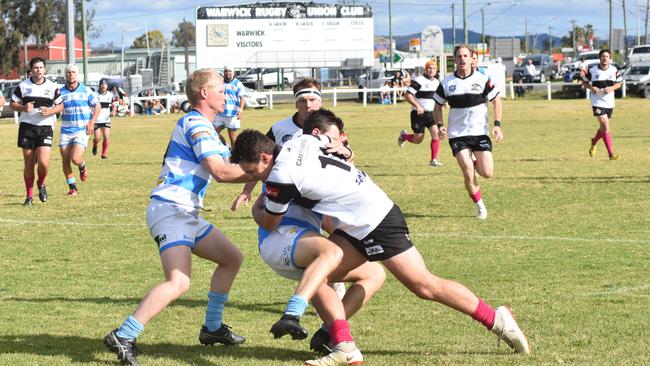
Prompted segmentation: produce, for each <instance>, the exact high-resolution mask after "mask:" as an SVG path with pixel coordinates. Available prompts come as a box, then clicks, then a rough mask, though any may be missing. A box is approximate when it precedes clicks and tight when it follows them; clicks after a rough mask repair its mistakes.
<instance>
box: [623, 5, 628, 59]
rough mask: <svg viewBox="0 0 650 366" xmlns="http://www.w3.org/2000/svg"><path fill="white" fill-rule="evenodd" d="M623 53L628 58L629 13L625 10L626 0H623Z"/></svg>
mask: <svg viewBox="0 0 650 366" xmlns="http://www.w3.org/2000/svg"><path fill="white" fill-rule="evenodd" d="M623 53H624V54H625V57H626V58H627V13H626V12H625V0H623Z"/></svg>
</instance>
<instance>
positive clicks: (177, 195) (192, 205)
mask: <svg viewBox="0 0 650 366" xmlns="http://www.w3.org/2000/svg"><path fill="white" fill-rule="evenodd" d="M212 155H220V156H221V157H222V158H224V159H225V158H227V157H230V150H228V147H227V146H225V145H224V144H223V143H222V142H221V141H220V140H219V137H218V136H217V132H216V131H215V130H214V127H212V123H210V121H208V120H207V119H206V118H205V117H203V115H201V113H199V112H198V111H195V110H192V111H190V112H189V113H187V114H186V115H184V116H183V117H181V119H179V120H178V123H176V126H175V127H174V131H173V132H172V136H171V138H170V141H169V145H168V146H167V152H165V158H164V161H163V167H162V171H161V172H160V176H159V178H160V179H161V180H162V182H161V183H160V185H159V186H157V187H156V188H154V189H153V190H152V191H151V195H150V197H151V198H155V199H157V200H160V201H164V202H171V203H174V204H176V205H180V206H182V207H183V208H185V209H186V210H187V211H197V210H198V209H200V208H202V207H203V197H204V196H205V192H206V190H207V189H208V184H209V183H210V180H211V179H212V176H211V175H210V172H208V170H207V169H205V168H204V167H203V166H202V165H201V161H203V159H205V158H207V157H208V156H212Z"/></svg>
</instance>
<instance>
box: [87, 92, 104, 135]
mask: <svg viewBox="0 0 650 366" xmlns="http://www.w3.org/2000/svg"><path fill="white" fill-rule="evenodd" d="M101 111H102V105H101V103H99V101H98V100H97V99H95V107H94V108H93V116H92V118H91V119H90V122H88V124H87V125H86V134H87V135H92V134H93V132H94V131H95V122H96V121H97V117H99V113H100V112H101Z"/></svg>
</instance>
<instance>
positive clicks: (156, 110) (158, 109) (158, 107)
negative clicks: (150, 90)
mask: <svg viewBox="0 0 650 366" xmlns="http://www.w3.org/2000/svg"><path fill="white" fill-rule="evenodd" d="M165 113H167V109H165V106H163V105H162V103H160V100H158V99H154V100H153V103H151V114H154V115H159V114H165Z"/></svg>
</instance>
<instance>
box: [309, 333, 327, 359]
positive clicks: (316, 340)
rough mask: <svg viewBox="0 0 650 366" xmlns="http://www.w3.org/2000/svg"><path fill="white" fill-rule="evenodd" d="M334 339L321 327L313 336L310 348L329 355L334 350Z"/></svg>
mask: <svg viewBox="0 0 650 366" xmlns="http://www.w3.org/2000/svg"><path fill="white" fill-rule="evenodd" d="M331 342H332V340H331V338H330V334H329V333H327V332H326V331H324V330H323V329H319V330H317V331H316V333H314V336H313V337H311V341H310V342H309V349H311V350H314V351H316V352H318V353H320V354H323V355H329V354H330V353H331V352H332V344H331Z"/></svg>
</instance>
